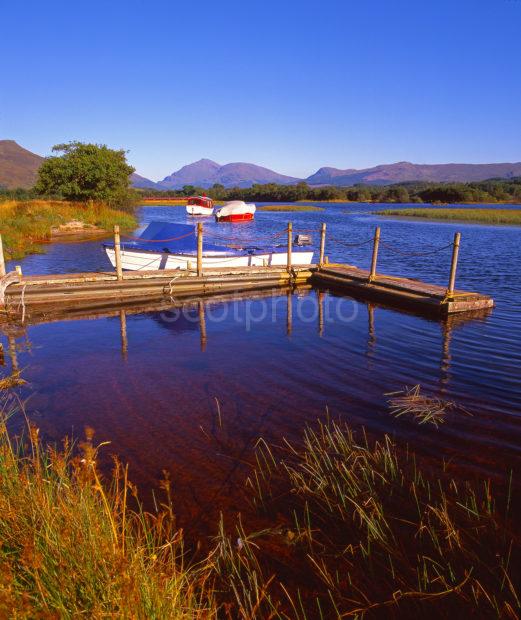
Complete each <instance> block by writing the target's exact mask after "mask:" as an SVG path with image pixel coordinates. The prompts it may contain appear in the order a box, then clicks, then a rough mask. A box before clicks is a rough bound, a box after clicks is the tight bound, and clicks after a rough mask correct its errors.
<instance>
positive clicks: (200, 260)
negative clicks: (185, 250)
mask: <svg viewBox="0 0 521 620" xmlns="http://www.w3.org/2000/svg"><path fill="white" fill-rule="evenodd" d="M197 275H198V276H199V277H201V276H202V275H203V225H202V224H201V222H198V224H197Z"/></svg>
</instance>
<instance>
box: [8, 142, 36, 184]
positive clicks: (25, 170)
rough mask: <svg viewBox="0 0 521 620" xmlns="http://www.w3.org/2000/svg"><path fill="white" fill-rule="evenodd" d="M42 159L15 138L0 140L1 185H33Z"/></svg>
mask: <svg viewBox="0 0 521 620" xmlns="http://www.w3.org/2000/svg"><path fill="white" fill-rule="evenodd" d="M42 161H43V157H40V155H36V154H35V153H31V151H28V150H27V149H24V148H22V147H21V146H20V145H19V144H17V143H16V142H15V141H14V140H0V187H5V188H7V189H13V188H15V187H26V188H28V187H32V186H33V185H34V182H35V181H36V173H37V171H38V168H39V167H40V164H41V163H42Z"/></svg>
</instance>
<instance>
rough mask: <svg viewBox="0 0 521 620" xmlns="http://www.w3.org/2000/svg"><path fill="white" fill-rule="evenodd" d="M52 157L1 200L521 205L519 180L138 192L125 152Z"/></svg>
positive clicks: (78, 151)
mask: <svg viewBox="0 0 521 620" xmlns="http://www.w3.org/2000/svg"><path fill="white" fill-rule="evenodd" d="M53 151H54V153H56V155H53V156H52V157H48V158H46V159H45V160H44V162H43V163H42V165H41V166H40V169H39V171H38V179H37V182H36V184H35V186H34V187H33V188H32V189H29V190H26V189H15V190H7V189H5V188H4V189H2V188H1V187H0V200H2V199H4V200H5V199H13V200H28V199H31V198H52V199H64V200H70V201H79V202H86V203H95V202H98V203H104V204H107V205H108V206H111V207H116V208H120V209H121V208H124V207H129V208H132V205H134V204H136V203H138V202H139V200H140V199H141V198H142V197H143V196H153V197H157V198H177V197H186V196H192V195H194V194H203V193H206V194H207V195H208V196H210V197H211V198H213V199H214V200H225V201H226V200H245V201H249V202H297V201H299V200H301V201H321V200H337V201H346V202H383V203H435V204H436V203H462V202H470V203H497V202H514V203H520V202H521V177H516V178H511V179H489V180H487V181H480V182H474V183H427V182H408V183H397V184H394V185H362V184H359V185H353V186H352V187H336V186H323V187H314V186H309V185H308V184H307V183H305V182H301V183H297V184H295V185H278V184H276V183H267V184H262V185H261V184H255V185H253V186H252V187H248V188H241V187H231V188H225V187H224V185H221V184H218V183H216V184H214V185H213V186H212V187H210V188H208V189H204V188H202V187H197V186H194V185H185V186H184V187H183V188H182V189H181V190H170V191H168V190H166V191H164V190H163V191H159V190H153V189H141V190H137V189H134V188H132V187H131V175H132V173H133V172H134V168H133V167H132V166H130V165H129V164H128V163H127V160H126V152H125V151H124V150H113V149H109V148H108V147H107V146H106V145H104V144H85V143H82V142H70V143H68V144H57V145H56V146H54V147H53Z"/></svg>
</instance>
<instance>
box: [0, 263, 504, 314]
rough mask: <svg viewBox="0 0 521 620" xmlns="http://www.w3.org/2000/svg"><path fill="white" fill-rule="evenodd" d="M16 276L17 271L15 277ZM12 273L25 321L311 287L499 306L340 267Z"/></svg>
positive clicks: (430, 307)
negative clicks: (120, 274) (150, 303)
mask: <svg viewBox="0 0 521 620" xmlns="http://www.w3.org/2000/svg"><path fill="white" fill-rule="evenodd" d="M13 275H14V274H13ZM13 275H11V276H10V278H11V283H10V284H8V285H7V287H6V288H5V291H4V294H3V297H4V300H3V308H2V310H3V312H4V314H7V315H11V316H14V315H18V316H21V315H23V317H26V318H30V317H31V316H34V317H36V316H37V315H38V316H41V315H42V314H46V313H50V314H55V313H56V312H60V313H61V312H67V311H71V312H74V311H78V310H83V311H88V310H89V309H92V310H95V309H99V308H104V307H109V306H114V305H115V304H121V305H122V306H124V305H128V304H133V303H136V302H139V301H153V300H162V299H164V300H168V299H175V300H179V299H186V298H194V297H204V296H208V295H215V294H219V293H221V294H223V293H237V294H239V293H244V292H247V291H251V292H252V293H253V292H254V291H260V290H265V289H276V288H282V287H288V286H299V285H305V284H308V285H312V286H317V287H320V288H328V289H332V290H334V291H337V292H339V293H345V294H347V295H350V296H353V297H355V298H358V299H361V300H367V301H377V302H380V303H382V304H388V305H392V306H396V307H400V308H404V309H408V310H410V311H413V312H416V313H420V314H428V315H436V316H440V317H444V316H448V315H450V314H454V313H459V312H468V311H473V310H480V309H485V308H491V307H493V305H494V301H493V300H492V299H491V298H490V297H487V296H485V295H480V294H479V293H473V292H467V291H461V290H455V291H454V293H453V294H452V295H449V296H448V295H447V289H446V288H444V287H442V286H438V285H434V284H426V283H424V282H421V281H419V280H413V279H410V278H398V277H392V276H387V275H381V274H378V275H376V276H375V277H374V278H373V279H370V272H369V271H367V270H364V269H359V268H358V267H353V266H349V265H341V264H325V265H323V266H322V267H320V268H319V267H317V266H316V265H313V266H310V267H306V268H298V267H293V268H292V269H291V270H289V271H288V270H287V269H286V268H284V267H248V268H241V267H235V268H228V269H226V270H222V269H207V270H205V272H204V274H203V275H202V276H198V275H197V273H195V272H186V271H180V270H162V271H134V272H125V274H124V277H123V279H118V278H117V276H115V274H114V273H113V272H104V273H78V274H58V275H40V276H18V277H16V276H15V277H13Z"/></svg>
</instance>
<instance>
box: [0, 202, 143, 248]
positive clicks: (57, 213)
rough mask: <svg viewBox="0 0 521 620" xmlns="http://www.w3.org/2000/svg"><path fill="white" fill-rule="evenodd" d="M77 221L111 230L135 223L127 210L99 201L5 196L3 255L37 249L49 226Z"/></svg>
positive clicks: (0, 210) (0, 221) (0, 212)
mask: <svg viewBox="0 0 521 620" xmlns="http://www.w3.org/2000/svg"><path fill="white" fill-rule="evenodd" d="M71 221H79V222H83V223H84V224H87V225H90V226H95V227H96V228H98V229H100V230H107V231H109V230H112V228H113V227H114V224H119V225H120V226H121V227H122V228H123V229H131V228H133V227H135V226H136V220H135V218H134V216H133V215H132V214H131V213H128V212H125V211H119V210H116V209H112V208H110V207H107V206H106V205H103V204H96V203H91V204H82V203H73V202H65V201H59V200H28V201H15V200H8V201H4V202H0V231H1V233H2V239H3V246H4V253H5V257H6V259H15V258H21V257H23V256H25V255H26V254H32V253H36V252H41V251H42V249H41V245H40V244H42V243H45V242H48V241H49V240H50V237H51V229H52V228H53V227H57V226H60V225H61V224H66V223H68V222H71Z"/></svg>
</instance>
